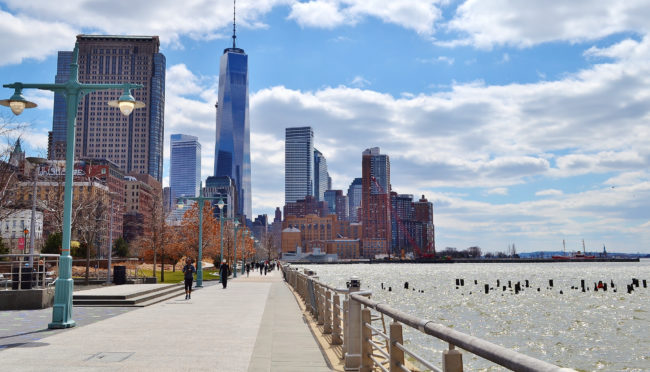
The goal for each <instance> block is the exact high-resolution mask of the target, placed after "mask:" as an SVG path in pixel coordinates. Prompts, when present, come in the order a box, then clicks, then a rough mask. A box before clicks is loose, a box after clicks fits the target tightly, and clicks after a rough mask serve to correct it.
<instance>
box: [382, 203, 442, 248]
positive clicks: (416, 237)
mask: <svg viewBox="0 0 650 372" xmlns="http://www.w3.org/2000/svg"><path fill="white" fill-rule="evenodd" d="M391 204H392V211H393V213H392V214H391V229H392V230H391V233H392V242H391V247H392V251H393V252H394V253H395V254H399V253H404V254H406V255H409V254H413V256H414V257H417V256H418V255H422V254H429V253H434V252H435V241H434V226H433V204H432V203H431V202H429V201H428V200H427V199H426V198H425V197H424V195H422V198H421V199H420V200H419V201H414V200H413V195H408V194H398V193H396V192H391Z"/></svg>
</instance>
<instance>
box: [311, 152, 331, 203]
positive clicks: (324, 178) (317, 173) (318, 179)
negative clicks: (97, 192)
mask: <svg viewBox="0 0 650 372" xmlns="http://www.w3.org/2000/svg"><path fill="white" fill-rule="evenodd" d="M328 179H329V173H327V160H326V159H325V156H323V154H322V153H321V152H320V151H318V150H317V149H314V197H315V198H316V200H318V201H323V200H325V199H323V198H324V197H325V191H326V190H329V189H328Z"/></svg>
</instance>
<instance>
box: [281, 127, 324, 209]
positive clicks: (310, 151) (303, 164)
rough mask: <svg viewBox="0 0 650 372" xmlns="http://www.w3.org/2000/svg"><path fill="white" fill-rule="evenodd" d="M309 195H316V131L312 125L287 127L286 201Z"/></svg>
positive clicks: (285, 145)
mask: <svg viewBox="0 0 650 372" xmlns="http://www.w3.org/2000/svg"><path fill="white" fill-rule="evenodd" d="M307 196H312V197H313V196H314V131H313V130H312V128H311V127H296V128H286V130H285V142H284V202H285V204H288V203H293V202H296V201H298V200H302V199H305V198H306V197H307ZM314 200H316V201H319V200H318V199H316V198H314ZM285 215H286V212H285Z"/></svg>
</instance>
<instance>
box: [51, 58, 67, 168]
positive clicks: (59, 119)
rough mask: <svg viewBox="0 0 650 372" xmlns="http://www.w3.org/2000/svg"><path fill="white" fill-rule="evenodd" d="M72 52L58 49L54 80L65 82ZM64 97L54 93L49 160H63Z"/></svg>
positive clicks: (64, 134) (64, 131) (65, 125)
mask: <svg viewBox="0 0 650 372" xmlns="http://www.w3.org/2000/svg"><path fill="white" fill-rule="evenodd" d="M71 63H72V52H65V51H60V52H59V55H58V58H57V63H56V76H55V77H54V82H55V83H57V84H61V83H65V82H66V81H68V79H69V78H70V64H71ZM66 111H67V110H66V107H65V98H64V97H63V94H60V93H55V94H54V113H53V116H52V130H51V131H50V132H49V133H48V143H47V158H48V159H50V160H65V141H66V128H67V127H68V119H67V116H66Z"/></svg>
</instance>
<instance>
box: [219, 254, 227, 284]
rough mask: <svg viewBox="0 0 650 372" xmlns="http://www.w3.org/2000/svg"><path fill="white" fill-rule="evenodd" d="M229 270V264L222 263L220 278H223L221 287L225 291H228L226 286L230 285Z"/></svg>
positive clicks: (224, 261)
mask: <svg viewBox="0 0 650 372" xmlns="http://www.w3.org/2000/svg"><path fill="white" fill-rule="evenodd" d="M229 271H230V270H229V268H228V264H227V263H226V260H223V261H221V267H220V268H219V276H220V277H221V285H222V286H223V289H226V286H227V285H228V273H229Z"/></svg>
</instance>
